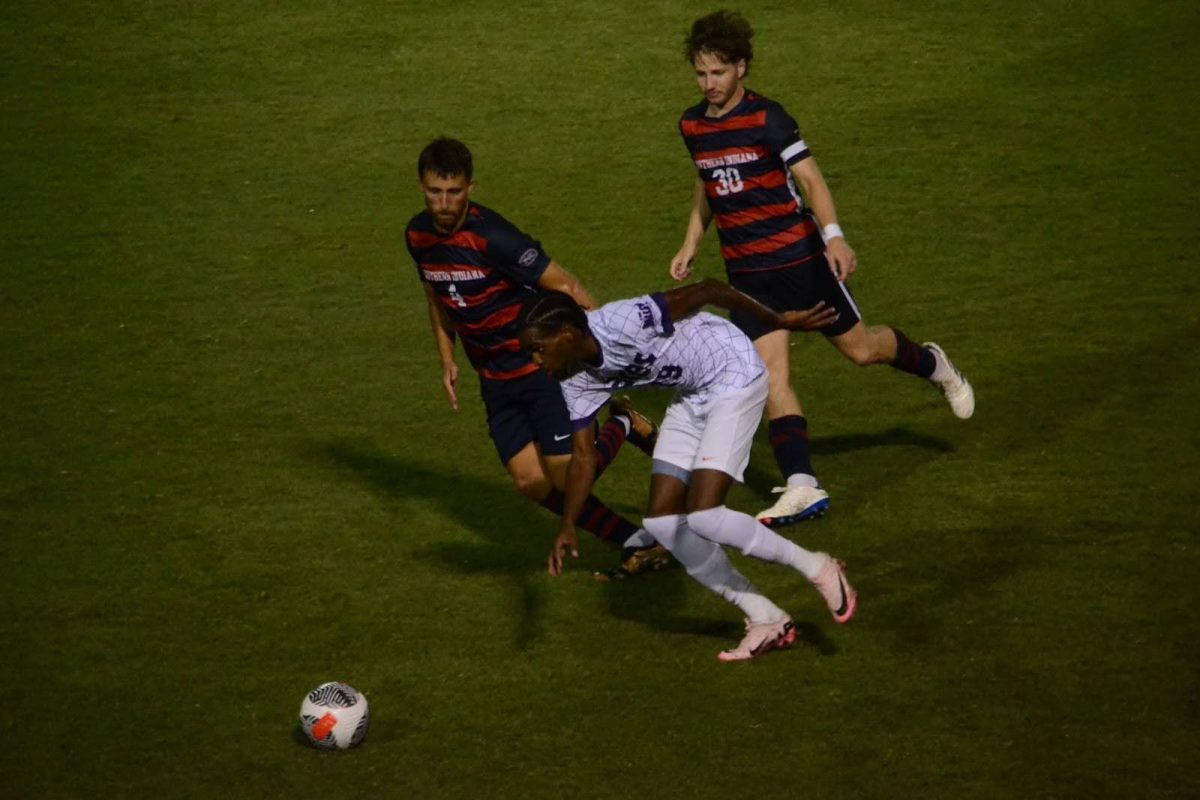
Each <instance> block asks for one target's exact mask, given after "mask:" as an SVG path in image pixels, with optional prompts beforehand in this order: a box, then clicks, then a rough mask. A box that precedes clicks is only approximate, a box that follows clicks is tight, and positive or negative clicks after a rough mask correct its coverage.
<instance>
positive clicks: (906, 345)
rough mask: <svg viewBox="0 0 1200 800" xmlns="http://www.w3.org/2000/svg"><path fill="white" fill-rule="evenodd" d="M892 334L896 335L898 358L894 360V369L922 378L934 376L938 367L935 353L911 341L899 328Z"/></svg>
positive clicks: (893, 329)
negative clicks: (934, 371)
mask: <svg viewBox="0 0 1200 800" xmlns="http://www.w3.org/2000/svg"><path fill="white" fill-rule="evenodd" d="M892 333H894V334H896V357H895V358H894V359H892V364H891V365H892V367H894V368H895V369H898V370H900V371H901V372H907V373H908V374H910V375H916V376H917V377H920V378H928V377H929V376H930V375H932V374H933V370H934V369H935V368H936V367H937V360H936V359H935V358H934V356H933V351H932V350H930V349H929V348H928V347H922V346H921V345H919V344H917V343H916V342H914V341H913V340H912V339H909V338H908V337H907V336H905V335H904V333H903V332H902V331H900V330H899V329H897V328H892Z"/></svg>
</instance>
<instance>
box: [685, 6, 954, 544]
mask: <svg viewBox="0 0 1200 800" xmlns="http://www.w3.org/2000/svg"><path fill="white" fill-rule="evenodd" d="M753 35H754V32H753V30H751V28H750V24H749V23H748V22H747V21H746V19H745V18H744V17H743V16H741V15H740V14H737V13H732V12H727V11H718V12H716V13H713V14H709V15H708V16H705V17H702V18H700V19H698V20H696V22H695V23H693V25H692V29H691V33H690V35H689V36H688V37H687V38H686V39H685V42H684V54H685V57H686V59H687V61H688V63H689V64H691V65H692V66H693V68H694V69H695V72H696V81H697V83H698V84H699V87H700V91H701V92H702V93H703V95H704V98H703V99H702V100H701V101H700V102H699V103H698V104H697V105H695V106H692V107H691V108H689V109H687V110H686V111H684V112H683V116H682V118H681V119H680V121H679V130H680V133H681V134H682V136H683V140H684V143H685V144H686V145H687V149H688V152H689V153H690V154H691V158H692V162H693V163H694V164H695V167H696V170H697V172H698V179H697V181H696V184H695V191H694V194H693V198H692V209H691V214H690V217H689V219H688V226H687V232H686V234H685V235H684V240H683V245H682V246H681V247H680V248H679V252H678V253H676V255H675V257H674V258H673V259H672V260H671V266H670V272H671V275H672V276H673V277H674V278H675V279H676V280H684V279H686V278H687V277H688V276H690V275H691V274H692V264H693V261H694V259H695V256H696V251H697V249H698V247H699V245H700V241H701V239H702V238H703V237H704V232H705V231H706V230H707V228H708V226H709V224H710V223H711V222H714V221H715V222H716V227H717V235H718V237H719V239H720V243H721V256H722V258H723V260H724V262H725V269H726V272H727V274H728V277H729V282H730V283H731V284H732V285H733V286H734V287H736V288H737V289H740V290H741V291H743V292H745V293H746V294H748V295H750V296H751V297H753V298H755V299H756V300H758V301H759V302H761V303H763V304H764V305H766V306H769V307H770V308H773V309H775V310H777V311H785V310H788V309H801V308H808V307H809V306H811V305H813V303H815V302H817V301H818V300H821V301H824V302H825V303H826V304H828V305H829V306H830V307H831V308H834V309H836V310H837V311H838V314H839V316H838V321H837V323H836V324H834V325H832V326H830V327H829V328H828V329H826V330H825V331H824V333H825V336H826V338H827V339H828V341H829V342H830V343H832V344H833V346H834V347H836V348H837V349H838V351H840V352H841V353H842V355H844V356H845V357H846V358H848V359H849V360H850V361H852V362H854V363H855V364H858V365H859V366H868V365H871V364H889V365H891V366H892V367H894V368H896V369H898V370H900V371H902V372H907V373H910V374H912V375H916V376H918V377H921V378H925V379H927V380H929V381H930V382H931V383H933V384H934V385H935V386H936V387H937V388H938V389H939V390H940V391H941V392H942V394H943V395H944V396H945V398H946V399H947V401H948V402H949V404H950V408H951V410H952V411H953V412H954V414H955V416H957V417H959V418H961V419H966V418H968V417H970V416H971V414H972V413H974V410H975V395H974V392H973V390H972V389H971V385H970V383H968V382H967V380H966V378H964V377H963V375H962V373H960V372H959V371H958V370H957V369H955V368H954V365H953V364H951V363H950V360H949V359H948V358H947V357H946V354H945V353H944V352H943V351H942V349H941V348H940V347H939V346H938V345H936V344H934V343H932V342H928V343H926V344H924V345H919V344H917V343H915V342H913V341H912V340H910V339H909V338H908V337H907V336H905V335H904V334H903V333H902V332H900V331H899V330H897V329H895V328H892V327H889V326H887V325H872V326H868V325H866V324H865V323H864V322H863V320H862V315H861V314H860V313H859V309H858V307H857V306H856V305H855V303H854V299H853V298H852V297H851V295H850V291H849V289H848V288H847V287H846V285H845V280H846V279H847V278H849V277H850V276H851V275H853V274H854V271H855V270H856V268H857V259H856V256H855V254H854V251H853V250H852V249H851V248H850V245H849V244H847V242H846V237H845V235H844V234H843V232H842V229H841V227H840V226H839V225H838V219H837V211H836V209H835V207H834V202H833V196H832V194H831V193H830V191H829V187H828V185H827V184H826V183H825V179H824V178H823V177H822V175H821V171H820V170H819V169H818V168H817V162H816V160H815V159H814V158H813V156H812V153H811V151H810V150H809V148H808V145H807V144H806V143H805V141H804V139H803V138H802V137H801V135H800V130H799V128H798V126H797V124H796V121H795V120H794V119H792V117H791V116H789V115H788V113H787V112H786V111H785V110H784V109H783V107H782V106H780V105H779V104H778V103H776V102H774V101H772V100H769V99H767V98H765V97H763V96H762V95H759V94H757V93H756V92H753V91H751V90H749V89H747V88H746V87H745V85H744V80H745V77H746V74H747V72H748V71H749V68H750V61H751V59H752V58H753V55H754V51H753V48H752V46H751V43H750V39H751V37H752V36H753ZM805 198H807V201H808V203H807V206H806V205H805ZM731 319H732V321H733V322H734V324H736V325H737V326H738V327H739V328H741V329H742V330H743V331H745V333H746V335H747V336H749V337H750V338H751V339H752V340H753V341H754V346H755V348H756V349H757V350H758V353H759V355H760V356H761V357H762V359H763V361H764V362H765V363H766V365H767V370H768V374H769V376H770V377H769V387H770V388H769V392H768V395H767V405H766V413H767V419H768V430H769V434H770V441H771V447H772V449H773V450H774V452H775V459H776V462H777V463H778V464H779V468H780V470H781V472H782V473H783V476H784V478H785V479H786V481H787V485H786V486H785V487H782V488H779V489H776V490H775V491H776V492H779V493H781V496H780V498H779V499H778V501H777V502H776V503H775V504H774V505H773V506H771V507H770V508H768V509H766V510H764V511H762V512H760V513H759V515H758V517H759V519H761V520H763V521H764V522H765V523H766V524H768V525H772V526H778V525H786V524H790V523H792V522H797V521H799V520H801V519H806V518H809V517H812V516H816V515H818V514H820V513H821V512H822V511H823V510H824V509H825V507H826V506H827V505H828V504H829V495H828V494H827V493H826V492H825V490H824V489H822V488H821V487H820V484H819V483H818V481H817V478H816V476H815V473H814V470H813V467H812V462H811V459H810V458H809V452H808V422H807V420H806V419H805V417H804V412H803V410H802V409H801V407H800V401H799V400H798V399H797V397H796V393H795V392H794V391H793V390H792V387H791V380H790V377H789V374H788V367H789V364H788V332H787V331H786V330H772V329H770V328H768V327H766V326H764V325H762V324H761V323H759V322H758V321H757V320H756V319H754V318H753V317H751V316H747V315H745V314H742V313H740V312H737V311H734V312H733V314H732V316H731Z"/></svg>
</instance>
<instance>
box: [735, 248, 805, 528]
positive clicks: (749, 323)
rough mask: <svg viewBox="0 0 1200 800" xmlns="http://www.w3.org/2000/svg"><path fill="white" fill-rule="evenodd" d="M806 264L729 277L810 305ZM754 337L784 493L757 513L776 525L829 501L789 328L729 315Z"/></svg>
mask: <svg viewBox="0 0 1200 800" xmlns="http://www.w3.org/2000/svg"><path fill="white" fill-rule="evenodd" d="M806 271H807V268H806V267H803V266H801V267H797V268H793V269H785V270H777V271H776V270H773V271H770V272H764V273H753V272H752V273H737V274H734V275H732V276H730V283H731V284H732V285H733V286H734V287H735V288H736V289H738V290H739V291H741V292H744V293H745V294H748V295H749V296H750V297H753V298H754V299H755V300H757V301H758V302H760V303H762V304H764V305H766V306H767V307H768V308H772V309H774V310H776V311H788V310H792V309H806V308H809V307H810V306H812V305H813V304H814V303H815V302H816V301H815V300H810V299H809V293H810V292H809V288H810V287H809V286H808V283H809V281H808V280H807V279H806V277H805V273H806ZM729 319H730V321H731V322H733V324H735V325H737V326H738V328H740V329H741V330H742V332H743V333H745V334H746V335H747V336H749V337H750V340H751V341H753V342H754V349H755V350H756V351H757V352H758V355H759V358H761V359H762V360H763V363H764V364H765V365H766V367H767V380H768V391H767V406H766V411H767V435H768V438H769V441H770V443H771V451H772V452H773V453H774V455H775V463H776V464H778V465H779V472H780V474H782V475H783V479H784V485H783V486H782V487H778V488H776V489H775V490H774V491H775V492H776V493H777V494H779V495H780V497H779V498H778V499H777V500H776V501H775V502H774V503H773V504H772V505H771V507H770V508H766V509H763V510H762V511H760V512H759V513H758V515H757V516H758V518H759V519H761V520H762V521H763V522H764V524H767V525H771V526H772V527H777V526H781V525H790V524H792V523H794V522H799V521H800V520H803V519H810V518H813V517H816V516H819V515H820V514H821V513H822V512H823V511H824V510H825V508H826V507H827V506H828V505H829V495H828V494H827V493H826V492H825V490H824V489H822V488H821V486H820V483H819V482H818V480H817V477H816V471H815V470H814V469H813V465H812V459H811V457H810V456H809V450H808V420H807V419H806V418H805V416H804V410H803V409H802V408H801V407H800V400H799V398H797V397H796V392H795V391H794V390H793V389H792V381H791V368H790V358H791V354H790V351H789V347H788V345H789V335H788V332H787V331H782V330H772V329H770V328H768V327H767V326H766V325H763V324H762V323H761V322H760V321H759V320H757V319H755V318H754V317H752V316H750V315H748V314H742V313H740V312H734V313H733V314H731V315H730V317H729Z"/></svg>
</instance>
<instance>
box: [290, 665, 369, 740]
mask: <svg viewBox="0 0 1200 800" xmlns="http://www.w3.org/2000/svg"><path fill="white" fill-rule="evenodd" d="M370 719H371V715H370V713H369V712H368V709H367V698H366V697H365V696H363V694H362V693H361V692H359V691H358V690H357V689H355V688H354V687H353V686H351V685H349V684H346V683H338V682H337V681H330V682H329V683H322V684H321V685H320V686H318V687H317V688H315V689H313V690H312V691H311V692H309V693H308V695H307V696H306V697H305V698H304V702H303V703H301V704H300V727H301V728H303V729H304V735H305V736H307V737H308V741H309V743H310V744H312V746H313V747H315V748H317V749H319V750H346V749H349V748H351V747H357V746H358V745H359V744H360V743H361V742H362V740H363V739H365V738H366V736H367V725H368V724H370Z"/></svg>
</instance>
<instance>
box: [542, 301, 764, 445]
mask: <svg viewBox="0 0 1200 800" xmlns="http://www.w3.org/2000/svg"><path fill="white" fill-rule="evenodd" d="M587 321H588V328H590V329H591V332H592V336H594V337H595V338H596V342H597V343H598V344H599V346H600V354H601V358H602V359H603V360H602V362H601V363H600V365H599V366H596V367H591V366H589V367H588V368H587V369H585V370H584V371H583V372H580V373H579V374H577V375H574V376H572V377H571V378H568V379H567V380H565V381H563V383H562V390H563V397H564V398H566V401H567V410H568V411H569V412H570V413H571V422H572V424H573V425H574V426H575V429H576V430H578V429H579V428H581V427H583V426H584V425H586V424H588V423H590V422H591V420H592V418H593V417H595V416H596V412H598V411H599V410H600V409H601V408H603V407H604V404H605V403H607V402H608V399H609V397H610V396H611V395H612V394H613V393H614V392H617V391H620V390H621V389H624V388H628V387H639V386H665V387H668V388H673V389H675V396H676V398H677V399H679V400H682V401H684V402H686V403H688V404H689V405H691V406H693V407H694V408H696V409H698V410H699V409H701V408H703V407H704V406H706V405H707V404H708V402H709V400H710V399H712V398H713V397H715V396H717V395H720V394H722V393H724V392H727V391H730V390H732V389H741V388H744V387H746V386H749V385H750V383H751V382H752V381H754V379H755V378H757V377H758V376H760V375H762V374H763V373H764V372H766V367H765V366H763V362H762V359H761V358H759V357H758V353H757V352H756V351H755V350H754V345H753V344H752V343H751V342H750V339H748V338H747V337H746V334H744V333H742V332H741V331H740V330H738V329H737V328H736V327H734V326H733V324H732V323H731V322H729V321H728V320H726V319H722V318H721V317H718V316H716V315H715V314H709V313H706V312H700V313H698V314H693V315H691V316H688V317H684V318H683V319H681V320H679V321H678V322H676V321H674V320H672V319H671V317H670V314H669V312H668V311H667V304H666V300H665V299H664V298H663V296H662V295H661V294H653V295H643V296H642V297H635V298H633V299H631V300H618V301H616V302H613V303H608V304H606V305H604V306H602V307H600V308H598V309H596V310H595V311H589V312H588V315H587Z"/></svg>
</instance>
